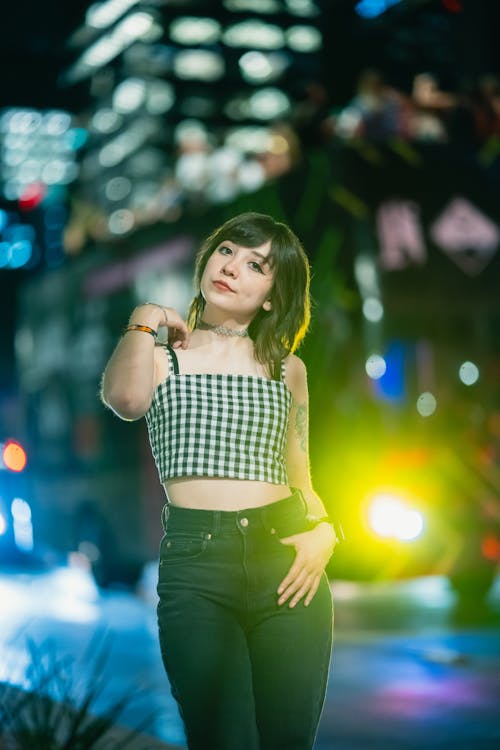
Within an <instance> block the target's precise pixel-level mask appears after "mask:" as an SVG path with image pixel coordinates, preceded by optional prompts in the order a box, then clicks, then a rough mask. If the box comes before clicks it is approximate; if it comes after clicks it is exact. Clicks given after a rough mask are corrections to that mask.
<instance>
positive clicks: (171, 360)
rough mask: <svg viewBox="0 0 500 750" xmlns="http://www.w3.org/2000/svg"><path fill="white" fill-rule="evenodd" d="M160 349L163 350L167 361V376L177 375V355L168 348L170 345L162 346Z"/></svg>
mask: <svg viewBox="0 0 500 750" xmlns="http://www.w3.org/2000/svg"><path fill="white" fill-rule="evenodd" d="M162 347H163V348H164V349H165V353H166V355H167V359H168V374H169V375H178V374H179V362H178V360H177V354H176V353H175V351H174V349H173V348H172V347H171V346H170V344H162Z"/></svg>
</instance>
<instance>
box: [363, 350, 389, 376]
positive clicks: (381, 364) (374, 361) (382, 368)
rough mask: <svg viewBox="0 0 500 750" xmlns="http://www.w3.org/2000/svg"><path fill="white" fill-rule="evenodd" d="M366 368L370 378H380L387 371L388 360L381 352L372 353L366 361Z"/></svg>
mask: <svg viewBox="0 0 500 750" xmlns="http://www.w3.org/2000/svg"><path fill="white" fill-rule="evenodd" d="M365 370H366V374H367V375H368V377H369V378H371V379H372V380H378V379H379V378H381V377H382V376H383V375H385V373H386V370H387V364H386V361H385V359H384V358H383V357H381V356H380V354H370V356H369V357H368V359H367V360H366V362H365Z"/></svg>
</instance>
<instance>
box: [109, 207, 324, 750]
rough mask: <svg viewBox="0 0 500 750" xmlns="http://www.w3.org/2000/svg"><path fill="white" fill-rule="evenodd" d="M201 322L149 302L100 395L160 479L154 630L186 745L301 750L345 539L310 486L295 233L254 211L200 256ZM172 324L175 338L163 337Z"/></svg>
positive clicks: (319, 679)
mask: <svg viewBox="0 0 500 750" xmlns="http://www.w3.org/2000/svg"><path fill="white" fill-rule="evenodd" d="M195 287H196V296H195V298H194V299H193V301H192V303H191V307H190V311H189V316H188V323H186V322H185V321H184V320H183V319H182V318H181V316H180V315H179V314H178V313H177V312H176V311H175V310H174V309H172V308H170V307H165V308H163V307H161V306H159V305H156V304H149V303H146V304H144V305H140V306H139V307H136V308H135V309H134V311H133V313H132V315H131V317H130V321H129V325H128V326H127V327H126V329H125V332H124V335H123V337H122V339H121V341H120V343H119V344H118V346H117V348H116V350H115V352H114V353H113V355H112V357H111V359H110V361H109V363H108V365H107V367H106V370H105V372H104V375H103V383H102V398H103V401H104V402H105V403H106V404H107V405H108V406H109V407H110V408H111V409H113V411H114V412H115V413H116V414H117V415H118V416H120V417H121V418H122V419H128V420H133V419H139V418H140V417H142V416H145V417H146V421H147V425H148V429H149V437H150V442H151V447H152V451H153V455H154V457H155V460H156V463H157V467H158V472H159V475H160V479H161V481H162V482H163V485H164V487H165V492H166V495H167V504H166V505H165V506H164V509H163V513H162V522H163V528H164V531H165V534H164V536H163V539H162V541H161V546H160V567H159V582H158V595H159V604H158V625H159V634H160V645H161V652H162V657H163V662H164V665H165V669H166V672H167V675H168V677H169V680H170V684H171V688H172V694H173V695H174V697H175V699H176V700H177V702H178V705H179V710H180V713H181V716H182V718H183V721H184V725H185V730H186V737H187V742H188V747H189V748H190V750H210V749H212V750H277V749H278V748H283V750H285V749H286V750H306V749H309V748H311V747H312V746H313V743H314V738H315V735H316V730H317V725H318V721H319V717H320V713H321V710H322V706H323V702H324V696H325V691H326V684H327V677H328V669H329V661H330V655H331V645H332V627H333V609H332V600H331V595H330V589H329V585H328V580H327V577H326V574H325V572H324V568H325V565H326V563H327V562H328V560H329V558H330V556H331V554H332V552H333V549H334V546H335V544H336V542H337V538H336V534H335V530H334V527H333V525H332V524H331V523H330V522H329V520H328V517H327V513H326V511H325V508H324V505H323V503H322V502H321V500H320V499H319V497H318V496H317V495H316V494H315V492H314V490H313V489H312V486H311V481H310V475H309V465H308V446H307V430H308V427H307V405H308V393H307V382H306V370H305V367H304V364H303V363H302V361H301V360H300V359H299V358H298V357H297V356H295V355H294V354H293V353H292V352H293V350H294V349H295V348H296V347H297V345H298V344H299V342H300V341H301V339H302V338H303V336H304V334H305V332H306V329H307V326H308V323H309V265H308V262H307V258H306V255H305V253H304V250H303V249H302V247H301V245H300V242H299V241H298V239H297V238H296V237H295V235H294V234H293V233H292V232H291V230H290V229H289V228H288V227H287V226H286V225H285V224H282V223H279V222H276V221H274V220H273V219H272V218H271V217H269V216H266V215H263V214H257V213H246V214H241V215H239V216H236V217H235V218H233V219H230V220H229V221H227V222H226V223H225V224H223V225H222V226H221V227H219V228H218V229H217V230H216V231H214V232H213V234H211V235H210V237H208V239H207V240H206V241H205V242H204V244H203V245H202V247H201V250H200V252H199V254H198V257H197V262H196V270H195ZM161 327H166V328H167V329H168V337H169V342H170V343H169V345H157V344H156V335H157V331H158V329H159V328H161Z"/></svg>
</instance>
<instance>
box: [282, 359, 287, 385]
mask: <svg viewBox="0 0 500 750" xmlns="http://www.w3.org/2000/svg"><path fill="white" fill-rule="evenodd" d="M285 374H286V373H285V360H284V359H282V360H281V380H282V381H283V382H285Z"/></svg>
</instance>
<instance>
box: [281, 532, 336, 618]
mask: <svg viewBox="0 0 500 750" xmlns="http://www.w3.org/2000/svg"><path fill="white" fill-rule="evenodd" d="M337 541H338V540H337V537H336V535H335V531H334V529H333V526H331V525H330V524H329V523H320V524H318V525H317V526H316V527H315V528H314V529H312V530H311V531H304V532H302V533H300V534H293V536H287V537H284V538H283V539H280V542H281V543H282V544H291V545H293V546H294V547H295V550H296V553H297V554H296V557H295V560H294V562H293V565H292V567H291V568H290V570H289V571H288V573H287V575H286V576H285V578H284V579H283V580H282V582H281V583H280V585H279V587H278V594H280V598H279V600H278V604H284V603H285V602H286V601H287V600H288V599H290V597H292V600H291V601H290V605H289V606H290V607H295V605H296V604H297V602H299V601H300V600H301V599H302V597H304V596H305V597H306V598H305V601H304V605H305V606H306V607H307V606H308V604H309V602H310V601H311V600H312V598H313V596H314V594H315V593H316V591H317V589H318V586H319V584H320V581H321V576H322V574H323V571H324V569H325V565H326V564H327V562H328V560H329V559H330V557H331V556H332V553H333V550H334V549H335V546H336V544H337Z"/></svg>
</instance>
